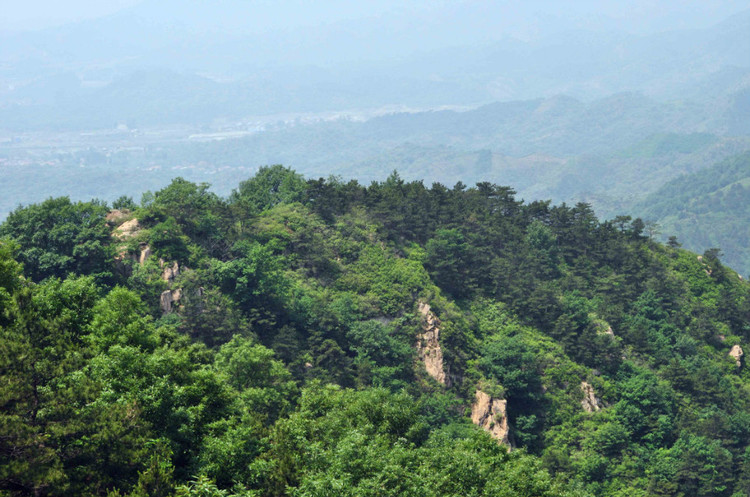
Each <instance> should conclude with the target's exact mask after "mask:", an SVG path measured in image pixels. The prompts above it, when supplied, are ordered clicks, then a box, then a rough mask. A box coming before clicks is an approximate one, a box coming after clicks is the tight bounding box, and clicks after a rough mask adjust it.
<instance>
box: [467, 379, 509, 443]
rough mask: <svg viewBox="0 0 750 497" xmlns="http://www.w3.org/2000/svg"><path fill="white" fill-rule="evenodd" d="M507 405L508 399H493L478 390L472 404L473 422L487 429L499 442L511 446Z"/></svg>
mask: <svg viewBox="0 0 750 497" xmlns="http://www.w3.org/2000/svg"><path fill="white" fill-rule="evenodd" d="M507 406H508V401H507V400H505V399H493V398H492V397H491V396H490V395H488V394H486V393H484V392H483V391H481V390H477V391H476V393H475V395H474V403H473V404H472V405H471V422H472V423H474V424H475V425H477V426H479V427H480V428H482V429H483V430H485V431H487V432H488V433H489V434H490V435H492V438H494V439H495V440H497V441H498V442H499V443H501V444H503V445H505V446H507V447H509V448H510V447H511V443H510V426H509V425H508V416H507V414H506V411H507Z"/></svg>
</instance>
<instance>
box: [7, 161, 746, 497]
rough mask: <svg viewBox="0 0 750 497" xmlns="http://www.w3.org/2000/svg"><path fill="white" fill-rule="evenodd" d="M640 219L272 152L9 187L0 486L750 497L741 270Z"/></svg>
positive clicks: (113, 492)
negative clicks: (91, 196) (119, 188)
mask: <svg viewBox="0 0 750 497" xmlns="http://www.w3.org/2000/svg"><path fill="white" fill-rule="evenodd" d="M738 167H739V166H738ZM649 234H650V233H649V226H648V225H647V224H646V223H644V222H643V221H642V220H641V219H640V218H635V219H633V218H630V217H628V216H619V217H617V218H615V219H613V220H610V221H599V220H598V219H597V218H596V216H595V215H594V213H593V210H592V208H591V207H590V206H589V205H588V204H585V203H579V204H576V205H574V206H566V205H558V206H554V205H551V203H550V202H546V201H545V202H541V201H536V202H522V201H519V200H518V199H516V198H515V195H514V192H513V190H512V189H511V188H509V187H504V186H499V185H496V184H492V183H489V182H480V183H477V184H476V185H475V186H471V187H470V186H467V185H465V184H463V183H457V184H456V185H455V186H453V187H446V186H444V185H442V184H440V183H435V184H433V185H432V186H431V187H426V186H425V185H424V184H423V183H422V182H421V181H412V182H407V181H404V180H403V179H402V178H400V177H399V176H398V175H397V174H395V173H394V174H391V175H390V176H389V177H388V178H387V179H386V180H385V181H381V182H373V183H372V184H370V185H369V186H363V185H361V184H359V183H358V182H357V181H354V180H352V181H342V180H340V179H337V178H331V179H328V180H325V179H305V178H304V177H302V176H301V175H299V174H297V173H295V172H294V171H292V170H290V169H286V168H284V167H282V166H273V167H265V168H261V169H260V170H259V171H258V173H257V174H256V175H255V176H253V177H252V178H249V179H247V180H246V181H242V182H241V183H239V185H237V186H236V188H235V189H234V190H233V191H232V193H231V194H230V195H229V196H227V197H220V196H218V195H216V194H215V193H212V192H211V191H210V190H209V187H208V185H207V184H196V183H192V182H190V181H187V180H185V179H182V178H177V179H175V180H173V181H172V182H171V184H169V185H168V186H167V187H165V188H162V189H160V190H158V191H155V192H146V193H145V194H144V195H143V197H142V200H141V202H139V203H136V202H134V201H133V200H132V199H131V198H129V197H126V196H123V197H120V198H119V199H118V200H116V201H115V202H114V203H113V204H112V205H108V204H106V203H104V202H100V201H89V202H74V201H71V200H70V199H68V198H66V197H60V198H53V199H48V200H46V201H44V202H41V203H38V204H32V205H27V206H24V207H18V208H16V209H15V210H14V211H13V212H12V213H11V214H10V215H9V216H8V218H7V219H6V220H5V222H4V223H3V224H2V225H0V351H1V352H2V353H0V493H2V494H4V495H13V496H16V495H18V496H32V495H33V496H62V495H101V496H109V497H113V496H131V497H136V496H137V497H142V496H143V497H145V496H175V497H177V496H181V497H185V496H196V497H197V496H222V495H223V496H268V497H271V496H290V497H291V496H305V497H307V496H316V497H317V496H320V497H323V496H331V495H336V496H339V495H340V496H350V497H355V496H357V497H360V496H371V497H383V496H392V497H397V496H398V497H401V496H418V497H439V496H440V497H442V496H456V495H461V496H486V497H490V496H497V495H503V496H508V497H515V496H518V497H529V496H534V497H565V496H570V497H585V496H591V497H605V496H611V497H617V496H623V495H628V496H642V497H645V496H675V497H677V496H688V495H689V496H694V497H737V496H740V495H747V494H748V492H750V456H749V454H750V414H749V413H750V370H748V368H747V364H746V360H745V358H744V351H745V350H747V349H748V342H750V286H749V285H748V283H746V282H744V281H742V280H741V279H740V278H738V277H737V274H736V273H735V272H734V271H732V270H730V269H728V268H726V267H725V266H724V265H723V264H722V262H721V261H720V259H719V257H718V256H717V252H716V251H707V252H706V253H704V254H702V255H698V254H695V253H691V252H689V251H687V250H684V249H681V248H679V247H677V246H676V245H674V244H671V245H667V246H665V245H661V244H659V243H657V242H656V241H654V240H653V239H652V238H651V237H650V236H649Z"/></svg>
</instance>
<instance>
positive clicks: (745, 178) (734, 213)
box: [634, 153, 750, 276]
mask: <svg viewBox="0 0 750 497" xmlns="http://www.w3.org/2000/svg"><path fill="white" fill-rule="evenodd" d="M634 211H635V212H638V213H639V215H641V216H643V217H644V218H647V219H654V220H657V221H658V222H659V224H660V225H661V232H662V234H663V235H664V236H676V237H677V238H678V239H679V241H680V242H682V243H683V244H684V245H685V247H688V248H691V249H696V248H698V247H703V248H708V247H716V248H719V249H721V251H722V252H723V253H724V259H725V261H726V262H727V263H728V264H729V265H730V266H731V267H733V268H735V269H736V270H737V271H740V272H741V274H743V275H746V276H747V275H750V248H748V247H750V153H744V154H741V155H738V156H735V157H732V158H730V159H727V160H724V161H722V162H720V163H718V164H716V165H715V166H712V167H710V168H707V169H705V170H703V171H699V172H696V173H693V174H689V175H684V176H682V177H680V178H677V179H674V180H672V181H670V182H668V183H667V184H665V185H664V186H663V187H661V188H660V189H659V190H658V191H656V192H654V193H653V194H651V195H649V196H648V197H647V198H646V199H644V200H643V201H642V202H641V203H640V204H638V205H637V206H636V207H635V209H634Z"/></svg>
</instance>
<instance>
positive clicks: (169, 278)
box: [161, 262, 180, 283]
mask: <svg viewBox="0 0 750 497" xmlns="http://www.w3.org/2000/svg"><path fill="white" fill-rule="evenodd" d="M179 275H180V265H179V264H177V262H175V263H174V264H172V265H171V266H166V267H165V268H164V272H162V274H161V279H163V280H164V281H166V282H167V283H172V282H173V281H174V280H175V278H177V277H178V276H179Z"/></svg>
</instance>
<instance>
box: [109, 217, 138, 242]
mask: <svg viewBox="0 0 750 497" xmlns="http://www.w3.org/2000/svg"><path fill="white" fill-rule="evenodd" d="M140 230H141V225H140V224H138V220H137V219H135V218H133V219H131V220H130V221H125V222H124V223H122V224H121V225H120V226H118V227H117V228H115V230H114V232H112V236H114V237H116V238H119V239H120V240H127V239H129V238H133V237H134V236H136V235H137V234H138V232H139V231H140Z"/></svg>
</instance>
